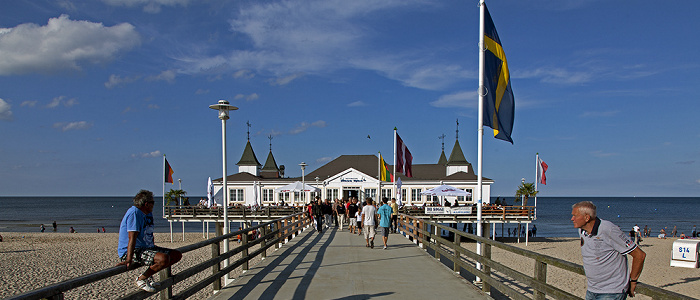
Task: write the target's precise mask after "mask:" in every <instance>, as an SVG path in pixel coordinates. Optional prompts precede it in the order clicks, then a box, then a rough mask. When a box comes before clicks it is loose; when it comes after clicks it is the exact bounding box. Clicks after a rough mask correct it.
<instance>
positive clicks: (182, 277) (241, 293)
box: [7, 212, 693, 300]
mask: <svg viewBox="0 0 700 300" xmlns="http://www.w3.org/2000/svg"><path fill="white" fill-rule="evenodd" d="M217 224H219V225H217V230H218V231H219V232H218V234H217V236H216V237H215V238H211V239H208V240H204V241H201V242H198V243H194V244H190V245H186V246H183V247H180V248H178V250H179V251H180V252H182V253H183V254H184V255H185V256H187V255H188V253H189V252H192V251H195V250H198V251H200V252H201V251H202V250H204V251H206V253H211V255H210V256H209V254H207V255H206V256H208V257H205V258H204V259H202V260H201V261H200V260H197V261H196V262H195V263H194V264H192V265H183V266H178V268H177V272H173V270H171V269H170V268H168V269H165V270H163V271H161V272H160V273H159V276H156V277H155V279H156V280H157V281H159V282H160V284H161V285H160V287H158V288H156V290H157V293H158V294H157V295H155V294H153V293H148V292H145V291H142V290H138V289H136V287H133V286H132V287H131V288H129V289H127V290H121V289H119V290H114V291H113V292H114V294H111V295H110V297H109V298H114V299H146V298H153V297H154V296H157V297H158V298H159V299H188V298H191V297H193V296H196V297H197V298H198V299H213V300H219V299H369V298H381V297H387V298H399V297H402V298H408V299H424V298H428V299H430V298H434V297H443V298H448V299H454V298H465V299H489V298H490V295H499V299H504V298H508V299H546V298H550V299H581V296H583V295H574V294H572V293H571V292H570V291H567V290H566V289H567V287H561V286H560V287H557V286H554V285H552V284H551V283H549V282H548V280H547V273H548V272H570V273H572V275H573V276H581V275H583V274H584V271H583V267H582V266H580V265H577V264H574V263H571V262H568V261H564V260H560V259H557V258H554V257H551V256H547V255H542V254H539V253H536V252H532V251H528V250H526V249H521V248H518V247H514V246H512V245H508V244H504V243H501V242H497V241H494V240H491V239H489V238H487V237H479V236H475V235H472V234H469V233H465V232H463V231H460V230H457V229H454V228H452V227H449V226H446V225H442V224H441V223H438V222H434V221H430V220H427V219H425V218H420V217H416V216H411V215H408V214H404V213H402V214H400V215H399V228H400V229H399V231H400V233H399V234H391V235H390V237H389V249H387V250H383V249H382V243H381V237H376V238H375V248H374V249H368V248H366V247H365V246H364V238H363V237H361V236H358V235H353V234H350V233H349V232H347V231H340V230H337V229H334V228H329V229H326V230H324V232H323V233H320V234H319V233H316V232H314V230H313V228H312V227H311V224H312V222H311V220H310V219H309V218H308V217H307V216H306V214H305V213H302V212H299V213H295V214H292V215H288V216H285V217H282V218H278V219H275V220H271V221H268V222H263V223H260V224H257V225H254V226H251V227H248V228H244V229H241V230H238V231H236V232H232V233H229V234H222V233H221V232H220V230H221V228H222V226H221V223H220V222H219V223H217ZM489 226H490V224H489V223H485V224H484V227H485V228H484V233H485V234H486V235H488V232H489V230H488V229H489ZM445 231H447V232H449V233H450V235H449V236H451V237H453V238H450V237H446V236H444V235H443V234H442V232H445ZM239 235H240V236H241V240H240V242H233V243H232V246H233V247H232V248H231V249H230V250H229V251H228V252H226V253H222V251H221V250H222V247H221V245H222V243H223V242H224V241H226V240H230V239H233V238H234V237H236V236H239ZM477 245H478V246H477ZM476 247H479V248H480V251H474V250H475V248H476ZM494 247H496V248H499V251H508V252H509V253H511V254H513V255H517V256H519V258H516V259H530V260H532V261H533V262H534V264H533V265H532V268H531V269H530V270H529V271H526V272H522V271H517V270H514V269H512V268H510V267H508V266H506V265H504V264H502V263H499V262H498V260H496V259H492V258H491V254H492V248H494ZM477 252H478V253H479V254H477ZM251 261H260V262H259V263H257V264H251ZM550 270H553V271H550ZM234 271H235V272H234ZM125 272H128V270H127V269H126V267H125V266H115V267H110V268H107V269H104V270H102V271H98V272H95V273H91V274H87V275H83V276H80V277H76V278H72V279H69V280H66V281H62V282H59V283H55V284H52V285H49V286H45V287H40V288H38V289H35V290H32V291H29V292H26V293H23V294H20V295H15V296H11V297H9V298H7V299H13V300H15V299H64V295H65V294H66V293H68V294H69V295H70V292H71V291H72V290H74V289H77V288H81V287H83V286H86V285H89V284H99V283H100V282H101V281H102V280H104V279H107V278H110V277H112V276H117V275H121V274H122V273H125ZM231 273H237V274H240V275H239V276H237V277H233V278H231V279H225V277H226V274H231ZM475 278H478V279H479V280H478V282H476V283H474V279H475ZM637 294H641V295H646V296H649V297H651V298H652V299H693V298H692V297H688V296H684V295H681V294H678V293H674V292H671V291H668V290H665V289H662V288H658V287H654V286H650V285H647V284H644V283H642V282H640V283H639V284H638V285H637Z"/></svg>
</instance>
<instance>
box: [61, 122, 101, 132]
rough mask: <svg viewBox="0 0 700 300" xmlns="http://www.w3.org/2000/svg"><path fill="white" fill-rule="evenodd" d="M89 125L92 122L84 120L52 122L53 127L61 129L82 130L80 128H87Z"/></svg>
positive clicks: (90, 125)
mask: <svg viewBox="0 0 700 300" xmlns="http://www.w3.org/2000/svg"><path fill="white" fill-rule="evenodd" d="M90 127H92V123H89V122H86V121H78V122H68V123H63V122H57V123H54V124H53V128H56V129H60V130H61V131H69V130H82V129H88V128H90Z"/></svg>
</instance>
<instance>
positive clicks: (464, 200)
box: [457, 189, 474, 205]
mask: <svg viewBox="0 0 700 300" xmlns="http://www.w3.org/2000/svg"><path fill="white" fill-rule="evenodd" d="M464 190H465V191H467V192H468V193H469V194H470V195H469V196H466V197H465V196H458V197H457V201H459V202H460V205H462V204H464V203H465V202H473V201H474V198H472V196H474V193H472V189H464Z"/></svg>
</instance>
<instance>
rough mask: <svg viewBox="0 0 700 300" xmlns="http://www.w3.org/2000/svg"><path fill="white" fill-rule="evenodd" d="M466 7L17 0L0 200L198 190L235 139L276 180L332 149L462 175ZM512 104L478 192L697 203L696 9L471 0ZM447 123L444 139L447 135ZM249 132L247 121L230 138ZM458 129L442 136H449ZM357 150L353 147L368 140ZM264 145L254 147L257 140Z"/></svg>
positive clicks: (490, 141) (472, 146)
mask: <svg viewBox="0 0 700 300" xmlns="http://www.w3.org/2000/svg"><path fill="white" fill-rule="evenodd" d="M477 4H478V1H476V0H472V1H463V0H462V1H454V0H435V1H431V0H356V1H344V0H304V1H274V0H270V1H223V0H208V1H207V0H204V1H195V0H100V1H87V0H86V1H70V0H46V1H44V0H32V1H20V0H18V1H4V2H3V3H2V4H0V7H1V9H0V140H1V141H2V142H0V157H1V159H0V170H2V171H1V172H0V196H101V195H105V196H112V195H113V196H130V195H134V194H135V193H136V192H138V190H139V189H150V190H153V191H154V192H155V193H156V194H160V193H161V192H162V178H163V177H162V172H163V165H162V164H163V162H162V158H163V155H164V154H165V155H167V159H168V162H169V163H170V165H171V166H172V168H173V169H174V171H175V173H174V174H173V177H174V178H175V180H176V182H175V185H170V184H168V185H167V186H166V189H170V188H173V187H175V188H177V187H178V183H177V180H178V179H181V181H182V189H184V190H186V191H187V192H188V194H190V195H195V196H196V195H205V194H206V192H205V191H206V181H207V178H208V177H212V178H221V176H222V155H221V151H222V149H221V120H219V119H218V118H217V112H215V111H213V110H212V109H210V108H209V107H208V106H209V105H211V104H215V103H217V101H218V100H220V99H225V100H227V101H229V102H230V103H231V104H232V105H234V106H236V107H238V108H239V110H237V111H232V112H231V119H230V120H228V122H227V147H228V151H227V155H228V173H229V174H233V173H236V172H238V167H237V166H236V162H238V160H239V159H240V157H241V154H242V152H243V149H244V146H245V143H246V139H247V136H248V133H247V132H248V131H249V132H250V133H249V135H250V142H251V144H252V145H253V148H254V150H255V154H256V156H257V158H258V160H259V161H260V162H261V163H264V162H265V159H266V158H267V155H268V152H269V149H270V143H271V144H272V152H273V154H274V156H275V159H276V161H277V163H278V164H281V165H285V166H286V174H285V175H287V176H291V177H297V176H301V169H300V167H299V166H298V165H299V163H301V162H306V163H307V164H308V165H309V166H308V167H307V172H309V171H311V170H314V169H316V168H318V167H320V166H322V165H323V164H325V163H327V162H329V161H330V160H332V159H334V158H336V157H338V156H340V155H361V154H377V152H382V155H383V156H384V157H388V158H386V159H387V160H388V161H390V160H391V156H392V155H391V153H392V152H393V150H392V149H393V145H392V143H393V128H394V127H396V128H397V129H398V133H399V135H400V136H401V137H402V139H403V141H404V142H405V144H406V145H407V147H408V148H409V149H410V151H411V152H412V154H413V157H414V159H413V162H414V163H415V164H432V163H436V162H437V160H438V158H439V157H440V151H441V146H442V145H441V143H442V141H443V140H442V139H441V138H440V136H442V135H443V134H444V135H445V138H444V147H445V153H446V155H447V156H448V157H449V155H450V151H451V150H452V147H453V145H454V142H455V138H456V137H457V135H458V136H459V142H460V145H461V147H462V150H463V152H464V155H465V157H466V158H467V160H468V161H469V162H471V163H472V165H473V166H474V167H475V168H476V166H477V153H478V149H477V135H478V122H477V120H478V119H477V118H478V115H477V114H478V111H477V108H478V98H477V93H476V90H477V87H478V39H479V8H478V5H477ZM487 5H488V7H489V11H490V13H491V16H492V18H493V21H494V24H495V26H496V29H497V31H498V34H499V36H500V40H501V42H502V46H503V48H504V51H505V54H506V57H507V61H508V66H509V70H510V74H511V86H512V90H513V93H514V96H515V106H516V109H515V123H514V128H513V134H512V138H513V140H514V143H513V144H510V143H508V142H504V141H502V140H497V139H494V138H493V133H492V130H491V129H490V128H485V129H484V132H485V134H484V146H483V149H484V162H483V169H484V171H483V175H484V176H485V177H487V178H491V179H493V180H494V181H495V183H494V184H493V185H492V186H491V194H492V196H494V197H495V196H513V195H514V194H515V190H516V189H517V186H518V185H519V184H520V182H521V178H525V179H526V181H527V182H534V181H535V157H536V154H537V153H539V155H540V157H541V158H542V159H543V160H544V161H545V162H546V163H547V164H548V165H549V169H548V171H547V173H546V176H547V185H546V186H543V185H540V186H539V190H540V196H699V195H700V171H699V170H700V169H699V166H700V126H698V125H697V124H698V123H697V120H698V117H697V114H698V112H700V101H698V100H700V96H698V95H700V84H699V83H700V81H699V76H698V74H699V73H700V72H699V71H700V60H698V58H697V49H700V35H698V34H697V31H698V29H699V28H700V19H698V18H697V16H696V14H697V12H698V11H700V2H697V1H667V2H663V4H660V2H658V1H647V0H642V1H633V2H630V1H592V0H589V1H584V0H575V1H574V0H538V1H531V0H523V1H488V2H487ZM457 121H458V122H459V125H457ZM246 123H250V127H248V126H247V125H246ZM457 129H458V130H459V131H457ZM368 136H369V138H368ZM269 137H272V139H271V140H270V138H269Z"/></svg>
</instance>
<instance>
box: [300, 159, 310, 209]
mask: <svg viewBox="0 0 700 300" xmlns="http://www.w3.org/2000/svg"><path fill="white" fill-rule="evenodd" d="M299 166H300V167H301V198H302V199H301V200H302V202H303V201H304V186H305V185H306V183H305V181H304V170H306V166H308V165H307V164H306V163H305V162H303V161H302V162H301V163H300V164H299Z"/></svg>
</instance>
